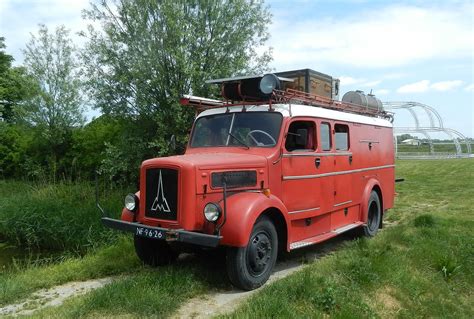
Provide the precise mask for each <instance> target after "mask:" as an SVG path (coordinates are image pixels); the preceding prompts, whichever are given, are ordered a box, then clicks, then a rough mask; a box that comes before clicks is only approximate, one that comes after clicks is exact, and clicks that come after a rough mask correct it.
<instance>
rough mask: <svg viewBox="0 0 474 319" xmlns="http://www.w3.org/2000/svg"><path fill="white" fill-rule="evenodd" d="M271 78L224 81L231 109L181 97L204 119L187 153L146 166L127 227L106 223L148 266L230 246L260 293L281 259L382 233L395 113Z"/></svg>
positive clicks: (237, 276)
mask: <svg viewBox="0 0 474 319" xmlns="http://www.w3.org/2000/svg"><path fill="white" fill-rule="evenodd" d="M285 75H286V76H288V72H286V73H285ZM289 75H290V76H291V72H290V74H289ZM295 76H296V75H295ZM268 78H269V77H267V78H265V76H261V77H245V78H230V79H220V80H218V82H217V83H219V84H220V85H222V91H223V96H224V98H225V99H226V100H225V101H218V100H210V99H205V98H199V97H192V96H186V97H184V98H183V99H182V101H181V102H182V104H184V105H188V106H192V107H195V109H196V113H197V116H196V119H195V121H194V124H193V128H192V131H191V135H190V138H189V143H188V146H187V148H186V151H185V153H184V154H183V155H178V156H170V157H164V158H154V159H149V160H146V161H144V162H143V163H142V165H141V168H140V189H139V191H138V192H137V193H136V194H129V195H127V196H126V199H125V207H124V209H123V211H122V216H121V220H115V219H111V218H108V217H104V218H103V219H102V220H103V223H104V224H105V225H106V226H108V227H112V228H115V229H118V230H122V231H128V232H131V233H133V236H134V241H135V248H136V253H137V255H138V257H139V258H140V259H141V260H142V261H143V262H144V263H146V264H149V265H153V266H156V265H161V264H165V263H169V262H171V261H172V260H174V259H175V258H176V257H177V254H178V253H179V251H176V247H179V245H176V244H180V243H182V244H186V245H193V246H198V247H207V248H215V247H218V246H224V247H225V249H226V251H227V252H226V253H227V258H226V262H227V272H228V275H229V279H230V280H231V282H232V283H233V284H234V285H236V286H237V287H239V288H242V289H245V290H251V289H255V288H257V287H259V286H261V285H263V284H264V283H265V282H266V281H267V279H268V278H269V276H270V274H271V272H272V270H273V267H274V265H275V262H276V259H277V255H278V251H288V252H289V251H291V250H294V249H297V248H300V247H304V246H307V245H311V244H315V243H319V242H322V241H324V240H326V239H329V238H331V237H334V236H337V235H338V234H340V233H343V232H345V231H348V230H350V229H353V228H360V231H361V233H363V234H364V235H366V236H369V237H370V236H374V235H375V234H376V233H377V231H378V229H379V228H380V227H381V225H382V218H383V214H384V212H385V211H386V210H387V209H389V208H391V207H392V206H393V198H394V153H393V151H394V149H393V137H392V136H393V135H392V134H393V132H392V124H391V121H390V118H389V116H388V115H387V113H385V112H384V111H380V110H376V111H374V110H373V109H370V110H369V108H368V107H367V106H366V107H365V108H364V106H363V105H357V104H354V103H351V102H344V101H342V102H339V101H335V100H333V99H332V98H333V95H331V96H328V97H325V96H321V95H316V94H312V93H308V92H301V91H296V90H294V89H291V88H286V89H285V88H284V87H282V85H281V83H280V81H286V82H288V83H292V82H293V81H291V80H292V79H291V78H281V77H278V76H277V75H274V74H272V75H271V76H270V79H268ZM272 81H273V82H272ZM269 82H270V84H268V83H269ZM236 83H237V84H238V85H236ZM252 83H253V84H252ZM255 84H259V85H260V91H259V92H258V90H257V89H255V88H253V87H252V85H255ZM328 86H330V87H331V88H335V85H334V84H333V83H331V85H328ZM269 87H270V89H269ZM245 88H246V90H250V91H251V90H253V91H256V92H257V93H254V94H253V95H248V94H243V93H242V92H244V91H245ZM295 92H299V93H295ZM331 94H332V93H331ZM239 95H240V100H238V99H239V97H238V96H239ZM249 96H250V97H251V98H249ZM236 97H237V100H238V101H237V103H236V102H235V101H234V100H235V99H236ZM231 99H232V100H231Z"/></svg>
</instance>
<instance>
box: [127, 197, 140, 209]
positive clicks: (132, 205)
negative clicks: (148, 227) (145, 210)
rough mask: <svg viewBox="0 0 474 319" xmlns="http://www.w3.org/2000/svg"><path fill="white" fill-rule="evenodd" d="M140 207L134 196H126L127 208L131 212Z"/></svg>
mask: <svg viewBox="0 0 474 319" xmlns="http://www.w3.org/2000/svg"><path fill="white" fill-rule="evenodd" d="M137 206H138V198H137V196H135V195H134V194H128V195H127V196H125V208H126V209H128V210H129V211H132V212H133V211H135V209H136V208H137Z"/></svg>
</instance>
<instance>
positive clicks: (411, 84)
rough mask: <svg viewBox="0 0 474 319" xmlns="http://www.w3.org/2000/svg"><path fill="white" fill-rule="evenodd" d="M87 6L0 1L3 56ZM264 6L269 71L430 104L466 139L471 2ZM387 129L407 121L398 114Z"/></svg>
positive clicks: (74, 25) (73, 24)
mask: <svg viewBox="0 0 474 319" xmlns="http://www.w3.org/2000/svg"><path fill="white" fill-rule="evenodd" d="M88 2H89V1H88V0H76V1H61V0H24V1H18V0H16V1H15V0H0V35H2V36H5V37H6V44H7V52H8V53H9V54H12V55H13V56H14V58H15V59H16V61H17V63H21V61H22V59H23V58H22V53H21V49H22V48H24V45H25V43H26V42H27V41H28V39H29V37H30V35H29V33H30V32H35V31H36V30H37V24H38V23H44V24H46V25H48V26H49V27H51V28H54V27H55V26H56V25H59V24H64V25H66V27H68V28H70V29H71V30H72V31H73V32H78V31H80V30H82V29H84V28H85V25H86V23H85V22H84V21H83V20H82V19H81V13H80V11H81V9H83V8H86V7H88ZM267 4H268V5H269V6H270V11H271V12H272V14H273V23H272V25H271V26H270V33H271V38H270V40H269V43H268V45H269V46H271V47H273V57H274V60H273V62H272V64H271V66H272V67H273V68H274V69H275V70H277V71H285V70H291V69H299V68H312V69H314V70H317V71H320V72H324V73H327V74H330V75H332V76H334V77H338V78H340V79H341V90H342V93H344V92H346V91H348V90H353V89H362V90H364V91H366V92H369V91H370V90H371V89H372V90H373V92H374V93H375V94H376V95H377V96H378V97H379V98H380V99H381V100H382V101H417V102H421V103H424V104H427V105H430V106H433V107H434V108H435V109H436V110H437V111H438V112H439V113H440V114H441V116H442V117H443V119H444V124H445V126H446V127H449V128H453V129H456V130H458V131H460V132H461V133H462V134H464V135H466V136H470V137H474V128H473V126H474V84H473V83H474V22H473V19H474V4H473V2H472V1H439V2H437V1H397V2H391V1H363V0H353V1H337V0H336V1H317V0H313V1H309V0H307V1H305V0H300V1H282V0H273V1H267ZM75 40H78V38H75ZM79 44H80V43H79ZM421 120H422V122H423V121H424V120H426V118H424V117H421ZM395 124H396V125H399V126H408V125H411V124H413V121H412V120H411V116H409V115H408V114H405V113H399V114H397V116H396V121H395ZM422 124H423V123H422ZM439 137H440V138H443V136H439Z"/></svg>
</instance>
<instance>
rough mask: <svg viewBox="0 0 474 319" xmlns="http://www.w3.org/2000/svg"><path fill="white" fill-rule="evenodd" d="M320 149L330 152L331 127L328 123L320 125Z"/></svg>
mask: <svg viewBox="0 0 474 319" xmlns="http://www.w3.org/2000/svg"><path fill="white" fill-rule="evenodd" d="M320 130H321V149H322V150H323V151H330V150H331V126H330V125H329V123H324V122H323V123H321V126H320Z"/></svg>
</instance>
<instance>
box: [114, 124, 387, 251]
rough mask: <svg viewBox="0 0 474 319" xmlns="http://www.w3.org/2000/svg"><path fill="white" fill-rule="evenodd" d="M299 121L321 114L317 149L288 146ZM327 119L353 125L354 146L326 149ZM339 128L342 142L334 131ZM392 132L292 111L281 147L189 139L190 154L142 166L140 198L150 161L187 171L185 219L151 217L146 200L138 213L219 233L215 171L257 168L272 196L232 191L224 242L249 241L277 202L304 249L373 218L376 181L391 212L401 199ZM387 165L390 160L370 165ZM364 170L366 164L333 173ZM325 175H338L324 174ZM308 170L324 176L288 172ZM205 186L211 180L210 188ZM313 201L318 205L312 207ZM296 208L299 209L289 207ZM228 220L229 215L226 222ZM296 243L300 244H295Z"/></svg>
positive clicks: (181, 205)
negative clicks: (211, 205)
mask: <svg viewBox="0 0 474 319" xmlns="http://www.w3.org/2000/svg"><path fill="white" fill-rule="evenodd" d="M295 120H305V121H314V123H315V125H316V131H317V133H316V139H315V141H316V145H317V148H316V150H314V151H313V152H307V151H306V152H304V153H305V155H306V156H299V157H297V156H294V157H290V156H289V155H290V154H295V153H298V152H297V151H294V152H288V151H286V150H285V147H284V144H285V143H284V141H285V136H286V132H287V130H288V127H289V125H290V123H291V122H292V121H295ZM321 122H326V123H329V124H330V125H331V129H332V130H333V129H334V124H336V123H338V124H346V125H348V126H349V130H350V133H349V136H350V148H349V150H348V151H336V150H335V149H334V142H333V143H332V144H333V145H332V149H331V150H330V151H327V152H324V151H322V150H321V149H320V147H319V146H320V145H321V140H320V134H319V127H320V124H321ZM332 133H333V141H334V132H332ZM392 134H393V132H392V128H391V127H379V126H373V125H368V124H358V123H350V122H344V121H335V120H331V119H320V118H315V117H285V118H284V119H283V123H282V129H281V131H280V136H279V139H278V141H277V142H278V143H277V146H275V147H273V148H257V147H252V148H250V149H249V150H247V149H245V148H243V147H212V148H191V147H189V146H188V148H187V150H186V153H185V154H184V155H180V156H171V157H165V158H155V159H150V160H147V161H145V162H143V164H142V166H141V171H140V172H141V173H140V190H141V194H142V196H141V198H140V201H141V203H144V202H145V198H144V197H145V196H146V195H145V194H146V192H145V172H146V169H147V168H150V167H162V168H175V169H178V170H179V177H178V180H179V181H178V219H177V221H166V220H157V219H152V218H147V217H145V214H144V209H145V207H144V205H140V206H139V212H138V214H137V216H136V219H137V221H138V222H140V223H143V224H147V225H151V226H159V227H165V228H170V229H185V230H189V231H196V232H204V233H209V234H212V233H213V232H214V229H215V225H214V224H212V223H209V222H207V221H206V220H205V219H204V216H203V208H204V206H205V205H206V204H207V203H208V202H218V203H220V205H221V207H222V206H223V203H222V199H223V194H222V190H221V189H217V190H215V189H212V188H211V186H210V175H211V173H212V172H218V171H226V170H246V169H248V170H256V171H257V187H253V189H254V190H259V189H260V188H261V185H262V184H261V183H263V188H265V189H266V188H269V189H270V191H271V195H270V196H269V197H267V196H266V195H264V194H263V193H262V192H239V193H235V194H232V195H230V196H229V197H228V198H227V222H226V223H225V225H224V226H223V228H222V230H221V235H222V236H223V239H222V241H221V244H222V245H228V246H238V247H241V246H245V245H247V242H248V239H249V236H250V232H251V230H252V227H253V225H254V223H255V221H256V219H257V218H258V217H259V216H260V215H261V214H262V213H264V212H265V211H267V210H269V209H273V212H275V211H276V212H278V213H279V214H280V215H281V217H282V218H283V219H284V220H285V223H286V225H285V226H286V231H287V238H288V242H287V249H288V250H290V248H297V244H295V243H296V242H302V241H305V242H308V243H315V242H319V241H322V240H325V239H328V238H330V237H333V236H335V235H336V234H335V233H334V232H332V231H333V230H335V229H337V228H341V227H344V226H347V225H349V224H354V225H358V224H363V223H364V222H366V219H367V216H366V211H367V207H366V206H367V201H368V198H369V196H370V192H371V191H372V190H373V189H374V187H375V188H377V187H378V188H379V189H380V192H381V195H382V196H381V197H382V198H381V201H382V203H383V211H385V210H387V209H389V208H391V207H392V206H393V201H394V180H395V176H394V167H393V165H394V150H393V135H392ZM364 141H375V142H377V143H373V144H372V147H371V149H369V144H368V143H367V142H364ZM348 153H350V154H351V155H352V163H350V162H349V156H350V155H348ZM282 154H283V156H281V155H282ZM285 154H287V155H285ZM317 154H320V156H317ZM308 155H311V156H308ZM316 158H319V159H320V161H321V164H320V166H319V168H316V166H315V164H314V162H315V159H316ZM387 165H388V166H390V167H387V168H380V169H370V168H375V167H379V166H387ZM367 168H369V170H367ZM360 169H362V171H355V172H352V173H348V174H333V173H337V172H342V171H354V170H360ZM321 174H330V175H329V176H324V175H323V176H319V175H321ZM331 174H332V175H331ZM301 175H318V176H319V177H318V178H308V179H298V180H284V179H283V176H301ZM204 185H207V192H206V193H205V194H204ZM241 190H245V189H241ZM233 191H234V190H233ZM341 203H342V204H341ZM344 203H345V204H344ZM311 208H314V209H313V210H311ZM316 208H317V209H316ZM345 209H347V211H345ZM295 211H297V212H296V213H289V212H295ZM298 211H300V212H298ZM130 218H131V214H129V212H128V211H127V210H126V209H124V211H123V212H122V219H123V220H126V221H130ZM220 221H221V219H219V221H218V222H220ZM357 223H358V224H357ZM291 244H294V246H293V247H291Z"/></svg>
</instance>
